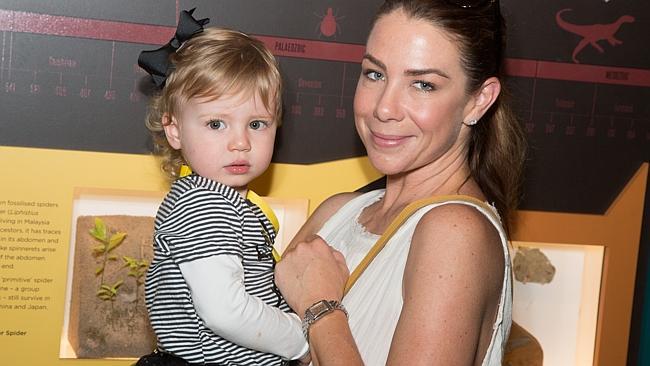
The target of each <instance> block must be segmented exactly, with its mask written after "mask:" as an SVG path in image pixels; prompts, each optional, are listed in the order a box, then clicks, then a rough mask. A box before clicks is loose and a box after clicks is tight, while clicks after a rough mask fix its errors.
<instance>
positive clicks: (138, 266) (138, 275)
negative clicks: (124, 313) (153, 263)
mask: <svg viewBox="0 0 650 366" xmlns="http://www.w3.org/2000/svg"><path fill="white" fill-rule="evenodd" d="M122 260H123V261H124V266H123V267H122V268H128V269H129V273H128V276H130V277H133V278H134V279H135V285H136V290H135V294H136V298H135V302H138V297H137V296H138V293H139V290H138V289H139V288H140V286H142V284H143V283H144V275H145V274H146V273H147V265H148V263H147V261H146V260H145V259H140V260H138V259H136V258H133V257H129V256H126V255H124V256H122Z"/></svg>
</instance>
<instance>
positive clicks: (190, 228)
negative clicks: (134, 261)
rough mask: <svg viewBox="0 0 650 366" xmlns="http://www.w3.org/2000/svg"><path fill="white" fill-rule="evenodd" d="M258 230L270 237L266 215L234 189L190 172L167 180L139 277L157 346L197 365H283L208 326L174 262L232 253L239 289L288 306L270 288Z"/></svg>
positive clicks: (269, 263) (268, 262)
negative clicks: (239, 268)
mask: <svg viewBox="0 0 650 366" xmlns="http://www.w3.org/2000/svg"><path fill="white" fill-rule="evenodd" d="M263 232H264V233H267V234H268V235H269V236H270V239H271V240H273V239H274V237H275V233H274V230H273V227H272V225H271V223H270V222H269V221H268V219H267V218H266V216H265V215H264V214H263V213H262V212H261V210H260V209H259V208H258V207H257V206H255V205H252V204H250V203H247V201H246V200H245V199H244V198H243V197H241V195H240V194H239V193H238V192H237V191H235V190H234V189H233V188H231V187H228V186H226V185H223V184H221V183H218V182H215V181H212V180H210V179H207V178H204V177H201V176H198V175H196V174H193V175H190V176H187V177H185V178H182V179H179V180H177V181H175V182H174V183H173V184H172V187H171V190H170V192H169V194H168V195H167V196H166V198H165V199H164V201H163V202H162V204H161V206H160V208H159V210H158V214H157V216H156V221H155V233H154V258H153V260H152V262H151V265H150V268H149V271H148V272H147V277H146V281H145V298H146V305H147V309H148V311H149V319H150V322H151V325H152V327H153V329H154V331H155V333H156V336H157V338H158V348H159V349H161V350H163V351H166V352H169V353H173V354H175V355H177V356H179V357H182V358H184V359H185V360H186V361H188V362H191V363H198V364H201V363H217V364H223V365H269V366H271V365H281V364H282V359H281V358H280V357H279V356H276V355H273V354H269V353H262V352H258V351H255V350H252V349H249V348H246V347H242V346H240V345H237V344H234V343H232V342H230V341H228V340H226V339H224V338H222V337H220V336H219V335H217V334H215V333H214V332H213V331H212V330H211V329H210V328H208V327H207V326H206V325H205V324H204V322H203V320H202V319H201V318H200V317H199V315H198V314H197V312H196V309H195V306H194V304H193V301H192V293H191V291H190V288H189V286H188V284H187V283H186V281H185V279H184V278H183V274H182V273H181V270H180V268H179V265H181V264H183V263H187V262H191V261H195V260H199V259H203V258H208V257H211V256H219V255H231V256H236V257H238V258H240V259H241V262H242V265H243V269H244V279H243V284H244V287H245V290H246V292H247V293H248V294H249V295H252V296H256V297H259V298H260V299H261V300H262V301H263V302H265V303H266V304H269V305H271V306H277V307H279V308H280V309H281V310H283V311H285V312H288V311H290V309H289V307H288V305H287V304H286V302H285V301H284V299H282V298H281V296H280V294H279V292H278V291H277V289H276V288H275V287H274V283H273V258H272V256H271V255H270V247H269V243H268V238H266V239H265V237H264V236H265V235H263V234H262V233H263ZM206 280H208V281H209V280H210V279H206ZM226 316H227V314H226ZM278 341H282V340H278Z"/></svg>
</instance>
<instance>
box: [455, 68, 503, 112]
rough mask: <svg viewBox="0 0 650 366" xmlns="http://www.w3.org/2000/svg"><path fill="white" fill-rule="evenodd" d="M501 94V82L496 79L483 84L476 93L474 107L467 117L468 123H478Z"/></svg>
mask: <svg viewBox="0 0 650 366" xmlns="http://www.w3.org/2000/svg"><path fill="white" fill-rule="evenodd" d="M500 92H501V82H500V81H499V79H497V78H496V77H491V78H488V79H487V80H485V82H483V85H482V86H481V88H480V89H479V90H478V92H476V94H475V95H474V98H473V101H474V102H473V106H472V108H471V110H470V111H469V113H468V114H467V116H466V117H465V120H464V121H463V122H466V121H471V120H474V121H478V120H480V119H481V117H483V115H484V114H485V112H487V110H488V109H490V107H491V106H492V104H494V102H495V101H496V100H497V97H498V96H499V93H500Z"/></svg>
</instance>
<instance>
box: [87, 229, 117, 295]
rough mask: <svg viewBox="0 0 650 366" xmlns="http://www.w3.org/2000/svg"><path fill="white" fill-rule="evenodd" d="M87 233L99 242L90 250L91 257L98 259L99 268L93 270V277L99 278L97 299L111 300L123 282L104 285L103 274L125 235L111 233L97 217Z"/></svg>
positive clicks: (115, 256) (114, 257) (114, 256)
mask: <svg viewBox="0 0 650 366" xmlns="http://www.w3.org/2000/svg"><path fill="white" fill-rule="evenodd" d="M89 233H90V235H91V236H92V237H93V238H95V239H96V240H97V241H98V242H99V244H97V245H96V246H94V247H93V249H92V250H93V255H95V256H96V257H99V260H100V262H99V267H97V268H95V276H101V277H100V281H99V289H98V290H97V297H99V298H100V299H102V300H113V299H114V298H115V295H117V290H118V289H119V287H120V286H121V285H122V283H123V282H124V281H122V280H119V281H117V282H115V283H114V284H112V285H109V284H106V282H105V281H104V273H105V270H106V266H107V265H108V263H109V262H112V261H116V260H117V258H118V257H117V255H115V254H113V253H112V252H113V251H114V250H115V248H117V247H118V246H120V245H121V244H122V242H124V238H126V233H125V232H119V231H118V232H115V233H111V231H110V230H109V229H108V227H106V224H105V223H104V221H103V220H102V219H100V218H99V217H95V226H94V227H93V228H92V229H90V231H89Z"/></svg>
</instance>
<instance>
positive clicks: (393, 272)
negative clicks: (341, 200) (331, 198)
mask: <svg viewBox="0 0 650 366" xmlns="http://www.w3.org/2000/svg"><path fill="white" fill-rule="evenodd" d="M383 195H384V190H376V191H372V192H368V193H365V194H363V195H361V196H358V197H355V198H354V199H352V200H351V201H350V202H348V203H347V204H346V205H344V206H343V207H342V208H341V209H340V210H339V211H338V212H336V213H335V214H334V215H333V216H332V217H331V218H330V219H329V220H328V221H327V222H326V223H325V225H323V228H322V229H321V230H320V231H319V235H320V236H321V237H322V238H323V239H325V241H326V242H327V243H329V244H330V245H331V246H332V247H334V248H335V249H337V250H339V251H341V252H342V253H343V255H344V256H345V260H346V263H347V265H348V268H349V269H350V272H352V271H353V270H354V269H355V268H356V267H357V265H358V264H359V262H361V260H362V259H363V258H364V256H365V255H366V253H367V252H368V250H370V248H371V247H372V246H373V245H374V244H375V242H376V241H377V239H379V236H378V235H375V234H372V233H369V232H368V231H366V230H365V228H364V227H363V226H361V225H360V224H359V222H358V218H359V215H360V213H361V211H362V210H363V209H364V208H365V207H367V206H369V205H371V204H372V203H374V202H376V201H378V200H379V199H381V198H382V197H383ZM451 203H457V204H465V205H469V206H472V207H475V208H476V209H477V210H478V211H479V212H481V213H483V214H484V215H485V217H487V218H488V220H489V221H490V222H491V223H492V224H493V225H494V227H495V228H496V229H497V230H498V232H499V236H500V237H501V244H502V246H503V256H504V258H505V266H504V268H505V270H504V273H503V286H502V290H501V298H500V302H499V308H498V311H497V317H496V320H495V322H494V325H493V333H492V339H491V341H490V345H489V347H488V350H487V352H486V354H485V357H484V359H483V363H482V365H483V366H497V365H498V366H501V359H502V356H503V351H504V347H505V344H506V342H507V340H508V333H509V332H510V325H511V322H512V275H511V264H510V253H509V247H508V242H507V238H506V234H505V231H504V229H503V227H502V226H501V222H500V219H499V217H498V215H497V214H496V210H494V209H493V208H491V207H489V206H488V207H484V206H481V205H477V204H473V203H471V202H468V201H463V200H458V201H456V200H452V201H445V202H442V203H436V204H432V205H429V206H425V207H423V208H421V209H419V210H418V211H416V212H415V213H414V214H413V215H412V216H411V217H410V218H409V219H408V220H407V221H406V222H405V223H404V224H403V225H402V226H401V227H400V228H399V229H398V230H397V231H396V232H395V234H394V235H393V237H392V238H391V239H390V240H389V241H388V243H387V244H386V246H385V247H384V249H383V250H382V251H381V252H380V253H379V254H378V255H377V257H376V258H375V259H374V260H373V261H372V263H371V264H370V265H369V266H368V267H367V268H366V270H365V271H364V273H363V275H362V276H361V277H360V278H359V279H358V280H357V282H356V284H355V285H354V286H353V287H352V289H351V290H350V292H348V294H347V295H346V296H345V298H344V299H343V304H344V305H345V307H346V309H347V310H348V313H349V320H348V321H349V324H350V328H351V330H352V335H353V336H354V339H355V341H356V344H357V346H358V348H359V351H360V353H361V357H362V359H363V361H364V364H365V365H367V366H379V365H385V364H386V359H387V358H388V351H389V349H390V344H391V340H392V338H393V333H394V331H395V328H396V326H397V321H398V319H399V316H400V313H401V311H402V304H403V299H402V277H403V274H404V267H405V265H406V259H407V256H408V252H409V247H410V243H411V238H412V236H413V232H414V230H415V226H416V225H417V223H418V222H419V221H420V219H421V218H422V216H423V215H424V214H425V213H427V212H428V211H429V210H430V209H432V208H434V207H437V206H440V205H444V204H451Z"/></svg>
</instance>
